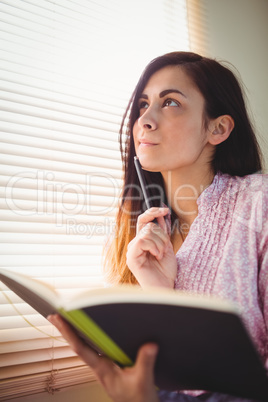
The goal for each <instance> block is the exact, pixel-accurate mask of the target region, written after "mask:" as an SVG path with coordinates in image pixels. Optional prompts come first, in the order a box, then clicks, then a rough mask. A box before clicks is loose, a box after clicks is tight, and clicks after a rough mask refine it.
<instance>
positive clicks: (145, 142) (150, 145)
mask: <svg viewBox="0 0 268 402" xmlns="http://www.w3.org/2000/svg"><path fill="white" fill-rule="evenodd" d="M155 145H158V144H157V143H155V142H150V141H140V146H141V147H153V146H155Z"/></svg>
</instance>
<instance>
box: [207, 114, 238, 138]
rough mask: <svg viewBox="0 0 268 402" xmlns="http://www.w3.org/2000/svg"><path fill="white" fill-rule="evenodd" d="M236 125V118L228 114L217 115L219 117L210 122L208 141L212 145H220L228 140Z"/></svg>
mask: <svg viewBox="0 0 268 402" xmlns="http://www.w3.org/2000/svg"><path fill="white" fill-rule="evenodd" d="M234 126H235V124H234V120H233V118H232V117H231V116H229V115H228V114H225V115H223V116H219V117H217V119H215V120H213V121H211V122H210V130H209V139H208V142H209V143H210V144H212V145H218V144H220V143H221V142H223V141H225V140H227V138H228V137H229V135H230V134H231V132H232V131H233V128H234Z"/></svg>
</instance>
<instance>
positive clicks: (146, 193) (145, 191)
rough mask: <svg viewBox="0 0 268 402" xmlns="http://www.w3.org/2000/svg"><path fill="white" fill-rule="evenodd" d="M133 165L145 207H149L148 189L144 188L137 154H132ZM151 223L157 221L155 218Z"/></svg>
mask: <svg viewBox="0 0 268 402" xmlns="http://www.w3.org/2000/svg"><path fill="white" fill-rule="evenodd" d="M134 165H135V168H136V171H137V174H138V178H139V181H140V185H141V189H142V193H143V196H144V200H145V205H146V208H147V209H149V208H151V207H152V206H153V205H152V204H151V202H150V198H149V194H148V191H147V188H146V181H145V177H144V173H143V170H142V167H141V164H140V161H139V158H138V157H137V156H134ZM153 223H157V219H156V218H155V219H154V220H153Z"/></svg>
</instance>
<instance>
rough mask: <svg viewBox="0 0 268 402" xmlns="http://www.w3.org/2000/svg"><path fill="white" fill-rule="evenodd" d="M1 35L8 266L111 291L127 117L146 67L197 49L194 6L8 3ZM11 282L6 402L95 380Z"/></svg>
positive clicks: (150, 0) (0, 210)
mask: <svg viewBox="0 0 268 402" xmlns="http://www.w3.org/2000/svg"><path fill="white" fill-rule="evenodd" d="M0 31H1V35H0V49H1V62H0V91H1V96H0V126H1V127H0V137H1V138H0V142H1V144H0V147H1V169H0V189H1V200H0V214H1V218H0V220H1V232H0V236H1V246H0V261H1V263H0V264H1V266H2V267H5V268H8V269H12V270H14V271H18V272H23V273H25V274H28V275H31V276H33V277H36V278H40V279H42V280H44V281H46V282H48V283H51V284H52V285H53V286H55V287H56V288H57V289H58V290H59V292H60V293H62V294H64V295H66V296H68V294H73V293H74V292H76V291H81V290H83V289H88V288H90V287H94V286H102V283H103V279H102V269H101V267H102V249H103V245H104V244H105V241H106V239H107V237H108V236H109V234H110V233H111V232H112V229H113V222H114V216H115V213H116V208H117V204H118V196H119V193H120V187H121V180H122V172H121V161H120V155H119V148H118V130H119V124H120V121H121V117H122V115H123V111H124V108H125V107H126V105H127V101H128V99H129V97H130V94H131V92H132V90H133V88H134V85H135V83H136V81H137V79H138V77H139V75H140V73H141V71H142V69H143V68H144V66H145V64H146V63H147V62H148V61H149V60H151V59H152V58H153V57H155V56H157V55H159V54H161V53H165V52H168V51H172V50H178V49H180V50H188V48H189V44H188V28H187V9H186V4H185V0H131V1H123V0H121V1H120V0H98V1H91V0H64V1H63V0H53V1H52V0H51V1H50V0H1V2H0ZM0 286H1V291H0V342H1V343H0V353H1V357H0V381H1V382H0V400H1V401H4V400H5V401H6V400H8V399H10V398H12V397H15V396H16V397H17V396H21V395H29V394H34V393H37V392H42V391H47V392H53V390H54V389H59V388H61V387H65V386H67V385H68V386H69V385H72V384H77V383H82V382H85V381H89V380H90V379H91V378H93V377H92V374H91V373H90V370H89V369H88V368H87V367H84V366H83V364H82V362H81V361H80V360H79V359H78V358H77V357H76V356H74V354H73V353H72V352H71V350H70V349H69V347H68V346H67V345H66V343H65V342H64V341H63V340H62V338H61V337H59V334H58V333H57V332H56V330H55V329H54V328H53V327H52V326H51V325H50V324H49V323H48V322H47V321H46V320H45V319H44V318H43V317H42V316H40V315H39V314H37V313H36V312H35V311H34V310H33V309H32V308H30V307H29V306H28V305H27V304H25V303H23V301H22V300H21V299H19V298H18V297H17V296H16V295H15V294H13V293H12V292H10V291H9V290H8V289H6V288H5V287H4V285H3V284H0Z"/></svg>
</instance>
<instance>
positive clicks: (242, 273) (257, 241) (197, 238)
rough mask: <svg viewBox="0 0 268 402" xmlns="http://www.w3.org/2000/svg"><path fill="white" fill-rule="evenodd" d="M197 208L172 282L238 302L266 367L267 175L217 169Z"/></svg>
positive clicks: (183, 287) (177, 286) (192, 290)
mask: <svg viewBox="0 0 268 402" xmlns="http://www.w3.org/2000/svg"><path fill="white" fill-rule="evenodd" d="M198 210H199V213H198V216H197V218H196V219H195V221H194V222H193V224H192V226H191V229H190V232H189V234H188V236H187V238H186V240H185V242H184V243H183V245H182V246H181V248H180V249H179V251H178V252H177V255H176V257H177V261H178V274H177V278H176V282H175V288H176V289H180V290H185V291H190V292H197V293H204V294H214V295H216V296H220V297H223V298H225V299H229V300H231V301H233V302H235V303H237V305H238V307H239V308H240V310H241V314H242V317H243V320H244V322H245V325H246V327H247V328H248V330H249V332H250V334H251V336H252V339H253V341H254V343H255V344H256V347H257V349H258V351H259V353H260V355H261V357H262V359H263V362H264V363H266V367H267V368H268V175H260V174H254V175H250V176H245V177H242V178H241V177H232V176H229V175H224V174H217V175H216V176H215V178H214V180H213V183H212V184H211V185H210V186H209V187H208V188H207V189H205V190H204V191H203V192H202V194H201V195H200V197H199V199H198Z"/></svg>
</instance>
